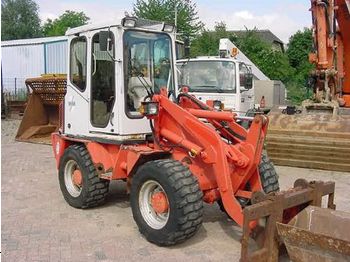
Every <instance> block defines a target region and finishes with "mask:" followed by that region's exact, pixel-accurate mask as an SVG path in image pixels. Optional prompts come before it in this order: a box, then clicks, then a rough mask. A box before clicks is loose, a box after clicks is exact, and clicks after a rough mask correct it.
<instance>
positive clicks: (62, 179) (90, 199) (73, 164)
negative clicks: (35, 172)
mask: <svg viewBox="0 0 350 262" xmlns="http://www.w3.org/2000/svg"><path fill="white" fill-rule="evenodd" d="M76 171H79V172H80V176H81V179H80V182H81V183H80V184H79V185H78V184H76V183H75V182H74V178H73V176H74V172H76ZM58 179H59V183H60V188H61V191H62V194H63V197H64V199H65V200H66V201H67V203H68V204H69V205H71V206H72V207H75V208H89V207H95V206H99V205H102V204H103V203H104V202H105V199H106V196H107V194H108V189H109V181H108V180H104V179H100V178H99V177H98V175H97V172H96V169H95V166H94V165H93V163H92V161H91V158H90V154H89V152H88V151H87V149H86V147H85V146H84V145H80V144H75V145H71V146H70V147H68V148H67V149H66V150H65V151H64V154H63V156H62V158H61V160H60V165H59V172H58Z"/></svg>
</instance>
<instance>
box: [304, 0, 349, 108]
mask: <svg viewBox="0 0 350 262" xmlns="http://www.w3.org/2000/svg"><path fill="white" fill-rule="evenodd" d="M349 10H350V1H348V0H322V1H320V0H313V1H311V12H312V20H313V32H314V36H313V37H314V46H315V52H313V53H311V54H310V56H309V60H310V62H311V63H313V64H314V65H315V68H316V69H315V70H314V71H313V72H312V74H311V76H312V77H313V79H314V81H313V85H314V94H315V99H316V101H318V102H324V101H326V102H328V101H332V100H336V101H337V102H338V103H339V105H340V106H345V107H350V12H349Z"/></svg>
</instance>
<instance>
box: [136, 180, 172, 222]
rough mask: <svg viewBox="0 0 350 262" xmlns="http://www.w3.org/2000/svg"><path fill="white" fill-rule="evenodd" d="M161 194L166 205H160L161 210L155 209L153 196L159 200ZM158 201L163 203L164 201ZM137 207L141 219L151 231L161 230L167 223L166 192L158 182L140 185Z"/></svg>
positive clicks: (167, 204) (150, 181) (167, 202)
mask: <svg viewBox="0 0 350 262" xmlns="http://www.w3.org/2000/svg"><path fill="white" fill-rule="evenodd" d="M161 194H162V195H163V196H164V197H165V200H166V204H165V203H161V208H159V207H158V208H155V207H154V204H155V203H154V201H155V199H154V196H155V197H156V198H158V200H159V197H161V196H160V195H161ZM160 201H162V202H164V199H161V200H160ZM164 204H165V205H166V206H164ZM139 207H140V211H141V215H142V217H143V219H144V220H145V221H146V223H147V224H148V225H149V226H150V227H152V228H153V229H161V228H163V227H164V226H165V225H166V223H167V222H168V219H169V214H170V208H169V201H168V197H167V194H166V192H165V191H164V189H163V187H162V186H161V185H160V184H159V183H158V182H156V181H154V180H149V181H146V182H145V183H144V184H143V185H142V187H141V189H140V193H139ZM156 210H158V212H157V211H156Z"/></svg>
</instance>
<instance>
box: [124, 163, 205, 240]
mask: <svg viewBox="0 0 350 262" xmlns="http://www.w3.org/2000/svg"><path fill="white" fill-rule="evenodd" d="M202 197H203V193H202V191H201V190H200V188H199V185H198V181H197V179H196V177H194V176H193V175H192V174H191V172H190V171H189V169H188V168H187V167H185V166H183V165H182V164H181V163H180V162H178V161H175V160H170V159H165V160H164V159H162V160H155V161H150V162H147V163H145V164H144V165H142V166H141V167H140V168H139V169H138V170H137V172H136V174H135V175H134V176H133V179H132V184H131V192H130V202H131V208H132V213H133V217H134V220H135V222H136V224H137V225H138V228H139V230H140V232H141V234H143V235H144V236H145V237H146V239H147V240H148V241H150V242H152V243H154V244H156V245H159V246H169V245H174V244H176V243H179V242H182V241H184V240H186V239H188V238H190V237H191V236H193V235H194V234H195V233H196V232H197V230H198V229H199V227H200V226H201V224H202V214H203V201H202Z"/></svg>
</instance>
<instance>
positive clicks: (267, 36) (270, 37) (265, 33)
mask: <svg viewBox="0 0 350 262" xmlns="http://www.w3.org/2000/svg"><path fill="white" fill-rule="evenodd" d="M229 32H230V33H233V34H236V35H237V36H242V35H245V34H246V33H247V30H229ZM254 33H256V34H257V35H258V36H259V38H260V39H262V40H264V41H266V42H269V43H273V42H277V43H280V44H284V43H283V41H282V40H281V39H279V38H278V37H277V36H276V35H275V34H274V33H272V32H271V31H270V30H268V29H263V30H254Z"/></svg>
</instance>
